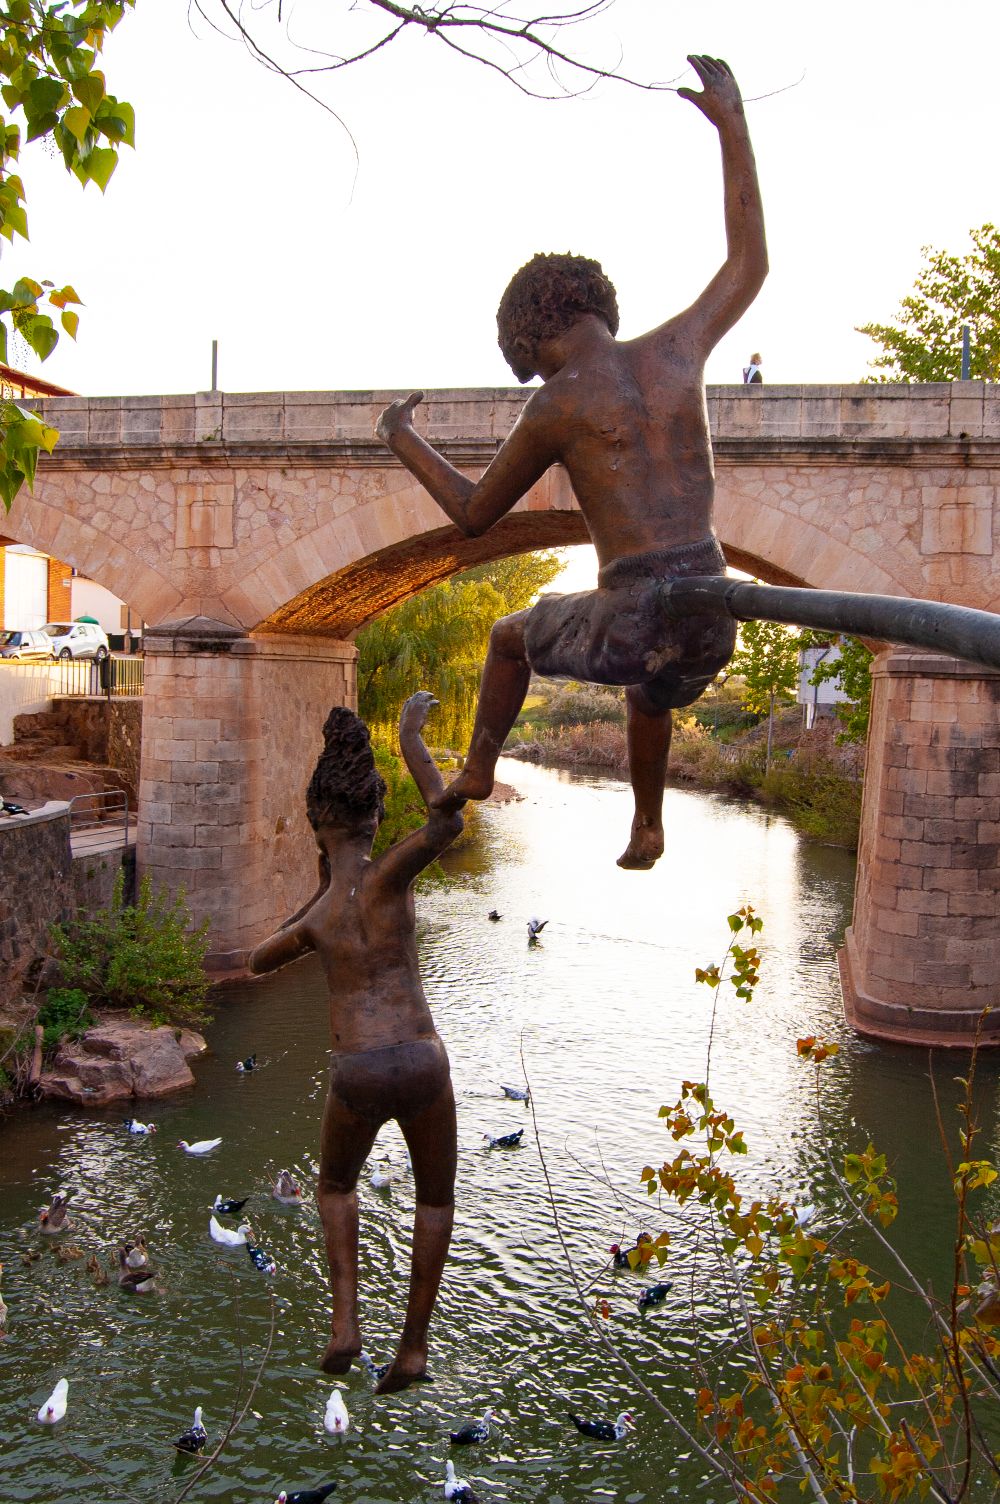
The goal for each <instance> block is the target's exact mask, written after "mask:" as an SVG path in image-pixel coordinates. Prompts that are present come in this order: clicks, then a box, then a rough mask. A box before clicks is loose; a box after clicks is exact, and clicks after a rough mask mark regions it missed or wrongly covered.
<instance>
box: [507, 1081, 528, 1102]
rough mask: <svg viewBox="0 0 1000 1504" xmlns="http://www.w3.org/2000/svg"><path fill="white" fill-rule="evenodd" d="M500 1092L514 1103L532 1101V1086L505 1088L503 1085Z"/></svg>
mask: <svg viewBox="0 0 1000 1504" xmlns="http://www.w3.org/2000/svg"><path fill="white" fill-rule="evenodd" d="M500 1090H501V1091H502V1092H503V1094H504V1096H505V1097H509V1098H510V1100H511V1101H512V1102H527V1101H530V1099H531V1087H530V1086H504V1085H502V1084H501V1087H500Z"/></svg>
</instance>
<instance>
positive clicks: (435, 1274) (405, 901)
mask: <svg viewBox="0 0 1000 1504" xmlns="http://www.w3.org/2000/svg"><path fill="white" fill-rule="evenodd" d="M436 703H437V702H436V701H435V700H434V699H433V697H432V696H431V695H429V694H427V693H426V692H425V691H421V692H420V693H418V694H415V695H413V696H412V697H411V698H410V699H409V700H408V701H407V702H406V704H405V705H404V707H403V713H402V717H401V719H400V725H399V744H400V749H401V751H402V753H403V757H404V759H405V761H406V765H407V767H408V768H409V770H410V772H411V774H412V775H413V778H414V781H415V782H416V785H417V788H418V789H419V790H420V793H421V795H422V797H423V799H424V801H425V803H426V804H427V805H428V806H429V813H428V819H427V823H426V824H425V825H423V826H421V828H420V829H419V830H416V831H413V832H412V833H411V834H410V835H408V836H406V837H405V838H404V839H403V840H401V841H397V842H396V844H395V845H394V846H391V847H390V848H389V850H388V851H385V852H383V853H382V855H381V856H378V857H376V858H374V859H373V858H372V855H371V848H372V841H373V840H374V837H375V832H376V830H377V829H378V825H379V822H380V820H381V819H382V816H383V814H384V807H383V803H382V797H383V794H384V792H385V784H384V782H383V780H382V778H381V777H380V776H379V774H378V773H377V771H376V768H375V762H374V758H373V757H372V750H371V744H370V742H369V738H368V730H367V728H366V726H365V725H364V722H363V721H361V720H359V719H358V717H357V716H356V715H355V714H354V712H353V711H351V710H346V709H342V708H339V707H338V708H336V709H334V710H331V712H330V714H329V716H328V717H327V721H326V724H325V726H324V728H323V736H324V749H323V753H322V755H321V757H320V759H319V762H318V763H317V765H316V771H315V772H314V774H313V776H312V780H311V782H310V784H309V788H308V791H307V793H306V808H307V812H308V815H309V821H310V823H311V825H312V827H313V829H314V830H315V832H316V842H317V845H318V847H319V852H320V858H319V865H320V878H319V887H318V889H317V891H316V893H315V894H314V896H313V897H312V898H311V899H310V900H309V902H308V903H307V904H305V905H304V906H303V908H302V909H300V910H299V912H298V913H297V914H295V915H293V916H292V918H291V919H289V920H286V922H285V924H284V925H283V926H282V928H281V929H280V930H278V931H277V933H276V934H274V935H272V936H271V937H270V938H269V939H267V940H265V941H264V942H263V943H262V944H261V945H258V946H257V948H256V949H255V950H254V951H252V952H251V954H250V957H249V962H248V964H249V967H250V970H251V971H253V972H265V971H274V970H276V968H277V967H279V966H284V965H285V964H286V963H287V962H289V961H294V960H296V959H297V958H298V957H299V956H302V955H305V954H307V953H308V952H310V951H316V952H317V953H318V955H319V957H320V959H321V961H322V963H323V967H324V969H325V971H326V976H327V981H328V984H329V989H330V1030H331V1039H332V1045H333V1055H332V1061H331V1067H330V1089H329V1093H328V1095H327V1100H326V1108H325V1111H324V1114H323V1129H322V1148H321V1157H320V1174H319V1189H318V1193H317V1195H318V1201H319V1212H320V1217H321V1219H322V1223H323V1234H324V1240H325V1243H326V1256H327V1263H328V1264H329V1269H330V1284H331V1286H332V1290H333V1322H332V1329H331V1336H330V1342H329V1345H328V1347H327V1349H326V1352H325V1353H324V1355H323V1359H322V1363H321V1367H322V1368H323V1369H324V1371H325V1372H326V1373H346V1372H347V1370H348V1369H349V1368H350V1366H351V1362H352V1360H353V1359H355V1358H356V1357H357V1356H358V1354H359V1353H360V1352H361V1333H360V1328H359V1325H358V1197H357V1183H358V1176H359V1174H360V1172H361V1168H362V1166H363V1164H364V1162H365V1159H366V1158H367V1156H368V1154H369V1152H370V1151H371V1147H372V1144H373V1142H374V1140H375V1135H376V1133H377V1132H378V1130H379V1128H381V1126H382V1125H383V1124H384V1123H385V1122H387V1121H388V1120H389V1119H390V1118H395V1119H396V1121H397V1122H398V1123H399V1126H400V1128H401V1129H402V1132H403V1137H404V1138H405V1140H406V1144H407V1147H408V1149H409V1151H410V1157H411V1160H412V1163H413V1178H414V1185H415V1189H416V1209H415V1212H414V1223H413V1260H412V1266H411V1273H410V1293H409V1301H408V1304H407V1308H406V1317H405V1320H404V1325H403V1333H402V1337H401V1339H400V1343H399V1348H398V1350H397V1352H396V1356H395V1359H394V1360H393V1362H392V1364H391V1366H390V1368H389V1370H388V1372H387V1373H386V1374H385V1375H384V1376H383V1378H382V1380H381V1382H380V1383H379V1385H378V1390H379V1392H380V1393H382V1394H386V1393H390V1392H392V1391H394V1390H398V1389H405V1388H406V1387H407V1385H409V1384H412V1383H413V1382H414V1381H415V1380H416V1379H420V1378H423V1377H425V1375H426V1368H427V1328H428V1323H429V1321H430V1317H431V1312H432V1310H433V1307H434V1301H435V1299H436V1297H437V1291H438V1286H439V1284H440V1281H441V1272H442V1270H443V1268H444V1261H445V1256H446V1254H447V1252H448V1244H449V1242H450V1239H451V1228H452V1220H453V1216H454V1187H455V1158H456V1128H455V1099H454V1095H453V1093H452V1087H451V1076H450V1072H449V1067H448V1056H447V1054H446V1053H445V1048H444V1045H443V1044H442V1042H441V1040H440V1038H439V1037H438V1034H437V1032H436V1030H435V1028H434V1020H433V1019H432V1017H431V1012H430V1009H429V1007H428V1006H427V999H426V997H425V996H424V990H423V987H422V985H421V981H420V971H419V966H418V962H417V945H416V936H415V930H414V907H413V883H414V880H415V879H416V878H417V876H418V875H419V873H420V872H422V871H423V869H424V868H425V867H426V866H428V865H429V864H430V863H431V862H432V861H434V859H435V858H436V857H438V856H440V854H441V852H442V851H444V850H445V848H446V847H447V846H449V845H450V844H451V842H452V841H453V840H454V839H455V837H456V836H457V835H458V834H459V832H460V831H461V829H462V825H463V821H462V816H461V815H460V814H459V813H458V812H457V811H455V810H453V809H450V810H446V809H442V808H440V807H436V801H439V800H440V796H441V794H442V793H443V792H444V782H443V780H442V778H441V774H440V773H439V771H438V769H437V767H436V765H435V763H434V762H433V760H432V758H431V756H430V754H429V752H428V751H427V748H426V747H425V746H424V742H423V738H422V736H421V732H422V730H423V727H424V723H425V721H426V719H427V714H428V711H429V710H430V708H431V706H433V705H435V704H436Z"/></svg>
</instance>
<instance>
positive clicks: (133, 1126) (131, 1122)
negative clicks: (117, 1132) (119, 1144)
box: [125, 1118, 156, 1135]
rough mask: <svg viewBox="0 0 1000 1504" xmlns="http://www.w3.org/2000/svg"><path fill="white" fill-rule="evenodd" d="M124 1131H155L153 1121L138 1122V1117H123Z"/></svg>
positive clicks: (140, 1132) (141, 1132)
mask: <svg viewBox="0 0 1000 1504" xmlns="http://www.w3.org/2000/svg"><path fill="white" fill-rule="evenodd" d="M125 1131H126V1133H138V1134H140V1135H141V1134H149V1133H155V1132H156V1124H155V1123H140V1122H139V1119H138V1118H126V1119H125Z"/></svg>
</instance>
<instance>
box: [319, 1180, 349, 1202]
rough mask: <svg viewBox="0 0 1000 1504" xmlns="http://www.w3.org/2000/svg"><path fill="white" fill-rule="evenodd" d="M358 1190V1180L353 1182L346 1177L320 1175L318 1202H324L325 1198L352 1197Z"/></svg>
mask: <svg viewBox="0 0 1000 1504" xmlns="http://www.w3.org/2000/svg"><path fill="white" fill-rule="evenodd" d="M357 1188H358V1178H357V1176H355V1177H354V1179H353V1180H351V1179H349V1178H348V1177H347V1176H345V1175H324V1174H322V1173H320V1177H319V1184H318V1185H317V1187H316V1197H317V1200H319V1201H322V1200H323V1198H324V1197H325V1196H351V1195H353V1194H354V1192H355V1191H356V1190H357Z"/></svg>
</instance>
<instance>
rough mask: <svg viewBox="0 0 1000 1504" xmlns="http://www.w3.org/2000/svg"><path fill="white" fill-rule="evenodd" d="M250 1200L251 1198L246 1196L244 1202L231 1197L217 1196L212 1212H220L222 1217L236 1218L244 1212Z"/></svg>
mask: <svg viewBox="0 0 1000 1504" xmlns="http://www.w3.org/2000/svg"><path fill="white" fill-rule="evenodd" d="M249 1200H250V1197H249V1196H244V1197H243V1199H242V1201H235V1200H234V1199H233V1198H232V1197H231V1196H228V1197H224V1196H216V1198H215V1200H214V1201H213V1202H212V1211H213V1212H218V1213H219V1215H220V1216H221V1217H235V1216H238V1214H239V1213H240V1212H241V1211H242V1210H243V1208H244V1207H245V1206H246V1204H247V1202H248V1201H249Z"/></svg>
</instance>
